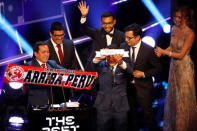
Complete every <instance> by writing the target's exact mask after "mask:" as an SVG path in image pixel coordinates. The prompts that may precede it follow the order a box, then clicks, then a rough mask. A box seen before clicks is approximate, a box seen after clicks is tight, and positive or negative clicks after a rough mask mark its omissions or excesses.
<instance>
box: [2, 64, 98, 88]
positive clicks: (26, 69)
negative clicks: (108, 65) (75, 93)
mask: <svg viewBox="0 0 197 131" xmlns="http://www.w3.org/2000/svg"><path fill="white" fill-rule="evenodd" d="M95 76H96V72H85V71H76V70H65V69H54V68H41V67H35V66H24V65H15V64H8V66H7V68H6V72H5V75H4V82H6V83H9V82H18V83H24V84H36V85H49V86H60V87H68V88H74V89H82V90H83V89H88V90H89V89H91V86H92V83H93V82H94V78H95Z"/></svg>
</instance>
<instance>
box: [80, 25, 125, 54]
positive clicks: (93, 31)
mask: <svg viewBox="0 0 197 131" xmlns="http://www.w3.org/2000/svg"><path fill="white" fill-rule="evenodd" d="M81 29H82V31H83V32H84V33H85V34H87V35H88V36H90V37H91V38H92V39H93V40H94V47H93V56H92V57H94V56H95V51H98V50H100V49H102V48H106V47H107V40H106V36H105V31H104V30H103V29H98V28H90V27H88V26H87V23H86V22H85V23H84V24H81ZM124 40H125V39H124V33H122V32H121V31H119V30H117V29H114V35H113V38H112V44H114V47H115V48H119V47H120V44H121V43H122V42H124Z"/></svg>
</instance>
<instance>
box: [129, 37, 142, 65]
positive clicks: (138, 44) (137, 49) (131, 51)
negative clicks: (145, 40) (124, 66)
mask: <svg viewBox="0 0 197 131" xmlns="http://www.w3.org/2000/svg"><path fill="white" fill-rule="evenodd" d="M140 45H141V40H140V41H139V42H138V43H137V45H135V46H132V47H135V61H136V59H137V55H138V52H139V49H140ZM132 47H130V58H132V54H133V49H132Z"/></svg>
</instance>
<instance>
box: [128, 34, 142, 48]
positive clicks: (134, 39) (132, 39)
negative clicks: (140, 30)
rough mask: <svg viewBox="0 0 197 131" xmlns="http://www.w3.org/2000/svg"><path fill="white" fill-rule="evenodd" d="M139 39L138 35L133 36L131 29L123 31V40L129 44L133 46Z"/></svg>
mask: <svg viewBox="0 0 197 131" xmlns="http://www.w3.org/2000/svg"><path fill="white" fill-rule="evenodd" d="M139 40H140V36H134V35H133V31H126V32H125V41H126V42H127V44H128V45H129V46H135V45H136V44H137V43H138V42H139Z"/></svg>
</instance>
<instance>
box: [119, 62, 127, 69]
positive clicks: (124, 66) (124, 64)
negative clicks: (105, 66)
mask: <svg viewBox="0 0 197 131" xmlns="http://www.w3.org/2000/svg"><path fill="white" fill-rule="evenodd" d="M119 66H120V67H121V68H122V69H124V70H126V68H127V64H126V63H125V62H124V61H122V64H120V65H119Z"/></svg>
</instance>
